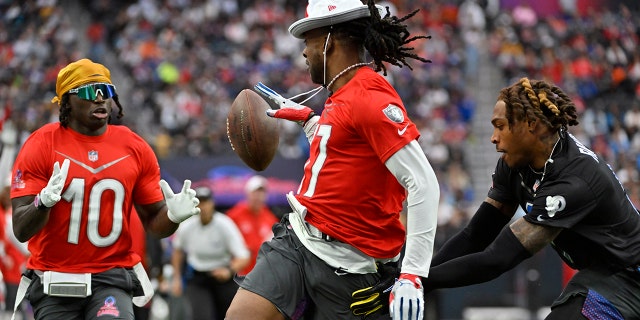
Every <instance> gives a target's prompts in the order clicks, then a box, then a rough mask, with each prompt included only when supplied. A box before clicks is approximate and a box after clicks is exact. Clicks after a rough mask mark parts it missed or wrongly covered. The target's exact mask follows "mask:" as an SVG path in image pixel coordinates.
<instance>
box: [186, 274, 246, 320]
mask: <svg viewBox="0 0 640 320" xmlns="http://www.w3.org/2000/svg"><path fill="white" fill-rule="evenodd" d="M236 291H238V285H237V284H236V283H235V282H234V281H233V279H229V280H228V281H225V282H218V281H217V280H216V279H214V278H213V277H210V276H209V275H208V273H205V272H194V274H193V277H191V278H190V279H188V280H187V283H186V285H185V296H186V297H187V299H188V300H189V302H190V304H191V314H192V315H193V320H223V319H224V317H225V314H226V313H227V309H229V305H230V304H231V300H233V297H234V296H235V294H236Z"/></svg>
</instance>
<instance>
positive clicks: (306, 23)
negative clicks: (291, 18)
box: [289, 5, 381, 39]
mask: <svg viewBox="0 0 640 320" xmlns="http://www.w3.org/2000/svg"><path fill="white" fill-rule="evenodd" d="M377 7H378V10H380V9H381V8H380V6H377ZM369 16H370V13H369V7H368V6H366V5H363V6H360V7H356V8H353V9H349V10H345V11H342V12H340V13H337V14H335V15H331V16H323V17H313V18H304V19H300V20H298V21H296V22H294V23H292V24H291V26H290V27H289V33H291V34H292V35H293V36H294V37H296V38H300V39H302V34H303V33H305V32H307V31H309V30H313V29H317V28H322V27H326V26H332V25H335V24H338V23H343V22H347V21H351V20H355V19H360V18H365V17H369Z"/></svg>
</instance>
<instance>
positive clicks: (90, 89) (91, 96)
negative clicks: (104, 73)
mask: <svg viewBox="0 0 640 320" xmlns="http://www.w3.org/2000/svg"><path fill="white" fill-rule="evenodd" d="M98 94H100V95H102V99H109V98H112V97H113V96H115V95H116V87H115V86H114V85H112V84H105V83H95V84H90V85H87V86H82V87H80V88H78V97H79V98H81V99H84V100H89V101H95V100H96V99H97V98H98Z"/></svg>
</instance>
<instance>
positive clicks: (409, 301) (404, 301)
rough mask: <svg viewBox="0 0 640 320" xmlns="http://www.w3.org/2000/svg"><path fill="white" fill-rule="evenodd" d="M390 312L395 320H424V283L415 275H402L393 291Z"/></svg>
mask: <svg viewBox="0 0 640 320" xmlns="http://www.w3.org/2000/svg"><path fill="white" fill-rule="evenodd" d="M389 312H390V313H391V319H393V320H410V319H411V320H422V318H423V314H424V292H423V289H422V281H421V280H420V277H419V276H417V275H415V274H409V273H401V274H400V277H399V278H398V281H396V283H395V284H394V285H393V289H391V295H390V296H389Z"/></svg>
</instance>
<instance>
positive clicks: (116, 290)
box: [25, 268, 142, 320]
mask: <svg viewBox="0 0 640 320" xmlns="http://www.w3.org/2000/svg"><path fill="white" fill-rule="evenodd" d="M25 275H26V276H27V277H29V278H30V279H31V284H30V285H29V289H28V290H27V294H26V296H25V298H26V299H27V300H29V303H30V304H31V306H32V307H33V313H34V316H35V319H36V320H60V319H65V320H108V319H127V320H134V319H135V318H134V315H133V302H132V301H131V298H132V297H133V296H137V295H142V286H141V285H140V282H139V281H138V278H137V276H136V275H135V273H134V272H133V271H132V270H130V269H124V268H114V269H111V270H107V271H105V272H101V273H97V274H92V275H91V291H92V295H90V296H88V297H85V298H72V297H52V296H48V295H46V294H44V292H43V288H42V282H41V281H40V277H39V276H37V275H36V274H35V272H34V271H32V270H28V271H27V273H26V274H25Z"/></svg>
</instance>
